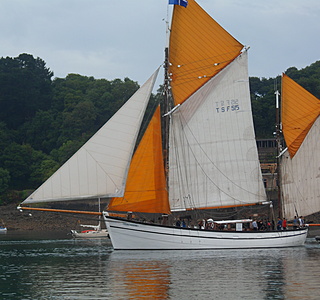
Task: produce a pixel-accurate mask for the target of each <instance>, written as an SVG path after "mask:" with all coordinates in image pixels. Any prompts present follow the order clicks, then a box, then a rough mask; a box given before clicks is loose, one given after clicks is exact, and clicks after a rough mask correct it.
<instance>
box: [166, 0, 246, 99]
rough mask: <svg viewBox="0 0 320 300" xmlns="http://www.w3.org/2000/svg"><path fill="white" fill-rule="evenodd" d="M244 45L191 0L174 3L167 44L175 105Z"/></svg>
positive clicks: (230, 59)
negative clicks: (180, 4) (183, 3)
mask: <svg viewBox="0 0 320 300" xmlns="http://www.w3.org/2000/svg"><path fill="white" fill-rule="evenodd" d="M242 48H243V45H242V44H241V43H239V42H238V41H237V40H236V39H235V38H234V37H233V36H232V35H230V34H229V33H228V32H227V31H226V30H225V29H223V28H222V27H221V26H220V25H219V24H218V23H217V22H216V21H215V20H214V19H212V18H211V16H210V15H208V14H207V13H206V12H205V11H204V10H203V9H202V8H201V7H200V6H199V5H198V4H197V3H196V2H195V1H194V0H188V6H187V8H185V7H183V6H179V5H175V7H174V11H173V16H172V23H171V30H170V47H169V63H170V64H169V77H170V78H171V87H172V91H173V97H174V102H175V104H176V105H177V104H179V103H182V102H183V101H185V100H186V99H187V98H188V97H189V96H191V95H192V94H193V93H194V92H195V91H196V90H197V89H199V88H200V87H201V86H202V85H203V84H204V83H206V82H207V81H208V80H209V79H210V78H212V77H213V76H214V75H215V74H217V73H218V72H219V71H220V70H222V69H223V68H224V67H225V66H226V65H228V64H229V63H230V62H231V61H233V60H234V59H235V58H236V57H237V56H238V55H239V54H240V52H241V50H242Z"/></svg>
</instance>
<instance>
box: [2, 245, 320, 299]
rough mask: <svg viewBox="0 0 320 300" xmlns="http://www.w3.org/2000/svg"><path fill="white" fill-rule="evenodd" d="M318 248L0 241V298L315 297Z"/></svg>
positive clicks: (318, 268)
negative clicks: (133, 247)
mask: <svg viewBox="0 0 320 300" xmlns="http://www.w3.org/2000/svg"><path fill="white" fill-rule="evenodd" d="M319 258H320V245H319V244H308V245H306V246H305V247H300V248H288V249H269V250H218V251H113V250H112V248H111V245H110V242H108V241H106V240H98V241H97V240H95V241H88V240H76V241H73V240H67V239H64V240H28V241H26V240H25V241H1V240H0V261H1V263H0V299H6V300H11V299H14V300H19V299H37V300H42V299H59V300H60V299H68V300H72V299H77V300H84V299H90V300H94V299H214V298H217V299H318V292H317V290H318V281H317V278H318V277H317V274H318V273H319V272H320V264H319V263H318V261H319Z"/></svg>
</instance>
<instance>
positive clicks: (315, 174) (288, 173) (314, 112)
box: [281, 75, 320, 219]
mask: <svg viewBox="0 0 320 300" xmlns="http://www.w3.org/2000/svg"><path fill="white" fill-rule="evenodd" d="M281 117H282V128H283V133H284V138H285V142H286V144H287V146H288V150H289V151H287V152H286V153H285V154H284V155H283V156H282V159H281V175H282V176H281V191H282V202H283V211H284V216H285V217H286V218H288V219H292V218H293V216H297V215H303V216H307V215H310V214H313V213H315V212H318V211H320V164H319V162H320V151H319V149H320V100H319V99H317V98H316V97H314V96H313V95H312V94H310V93H309V92H308V91H307V90H305V89H304V88H302V87H301V86H300V85H298V84H297V83H296V82H294V81H293V80H292V79H290V78H289V77H288V76H287V75H283V77H282V106H281Z"/></svg>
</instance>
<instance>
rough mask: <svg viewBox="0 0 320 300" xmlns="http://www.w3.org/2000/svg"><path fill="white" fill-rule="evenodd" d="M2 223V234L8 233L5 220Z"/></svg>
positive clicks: (0, 232)
mask: <svg viewBox="0 0 320 300" xmlns="http://www.w3.org/2000/svg"><path fill="white" fill-rule="evenodd" d="M1 223H2V224H0V234H5V233H7V227H6V226H5V225H4V223H3V221H1Z"/></svg>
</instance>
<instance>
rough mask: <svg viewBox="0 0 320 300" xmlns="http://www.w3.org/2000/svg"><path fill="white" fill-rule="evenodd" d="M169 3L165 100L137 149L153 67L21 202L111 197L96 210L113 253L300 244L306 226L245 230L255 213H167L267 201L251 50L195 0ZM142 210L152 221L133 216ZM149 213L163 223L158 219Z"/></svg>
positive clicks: (305, 231)
mask: <svg viewBox="0 0 320 300" xmlns="http://www.w3.org/2000/svg"><path fill="white" fill-rule="evenodd" d="M169 3H170V4H174V6H173V13H172V22H171V26H170V30H169V31H170V39H169V47H168V48H166V49H165V53H166V58H165V63H164V69H165V82H164V96H165V97H164V98H165V101H163V103H162V106H161V107H158V108H157V109H156V110H155V112H154V115H153V117H152V118H151V121H150V123H149V125H148V127H147V129H146V130H145V133H144V136H143V138H142V139H141V141H140V142H139V145H138V146H137V148H136V150H135V146H136V141H137V137H138V132H139V130H140V126H141V124H142V119H143V115H144V113H145V111H146V106H147V102H148V100H149V97H150V94H151V91H152V89H153V85H154V82H155V80H156V76H157V74H158V71H159V70H156V72H155V73H154V74H153V75H152V76H151V77H150V78H149V79H148V80H147V82H146V83H145V84H144V85H142V86H141V88H140V89H139V90H138V91H137V92H136V93H135V94H134V95H133V96H132V97H131V98H130V99H129V100H128V101H127V102H126V103H125V105H124V106H123V107H122V108H121V109H120V110H119V111H118V112H117V113H116V114H115V115H114V116H113V117H112V118H111V119H110V120H109V121H108V122H107V123H106V124H105V125H104V126H103V127H102V128H101V129H100V130H99V131H98V132H97V133H96V134H95V135H94V136H93V137H92V138H91V139H89V140H88V142H87V143H86V144H85V145H84V146H83V147H82V148H80V149H79V150H78V152H76V153H75V154H74V155H73V156H72V157H71V158H70V159H69V160H68V161H67V162H66V163H65V164H64V165H63V166H62V167H61V168H60V169H59V170H58V171H57V172H56V173H55V174H53V175H52V176H51V177H50V178H49V179H48V180H47V181H46V182H45V183H44V184H43V185H42V186H40V187H39V188H38V189H37V190H36V191H34V193H32V194H31V195H30V196H29V197H28V198H27V199H26V200H25V201H24V202H23V203H22V205H23V206H22V208H23V207H24V206H25V205H26V204H32V203H38V202H51V201H67V200H68V201H69V200H78V199H90V198H91V199H94V198H111V200H110V203H109V205H108V207H107V209H106V211H103V212H102V215H103V218H104V220H105V223H106V227H107V229H108V233H109V236H110V239H111V242H112V245H113V247H114V249H124V250H138V249H141V250H154V249H161V250H171V249H185V250H192V249H222V248H225V249H239V248H270V247H289V246H300V245H303V244H304V242H305V240H306V237H307V233H308V228H306V227H304V228H299V229H297V230H281V231H275V230H271V231H254V230H245V228H244V227H245V224H247V223H250V222H251V221H252V219H243V220H219V221H217V222H215V221H214V220H207V222H205V220H204V222H203V221H201V222H199V223H198V222H197V224H193V225H192V226H191V225H190V224H189V226H177V224H175V225H173V224H172V220H170V216H171V215H177V216H179V213H183V212H184V213H185V212H190V214H191V213H194V212H202V211H203V212H204V211H207V210H214V209H223V208H230V207H243V206H249V205H263V204H266V205H270V202H269V201H267V198H266V193H265V189H264V185H263V180H262V174H261V168H260V163H259V159H258V152H257V147H256V141H255V135H254V128H253V120H252V111H251V103H250V91H249V76H248V62H247V60H248V53H247V52H248V48H246V47H244V46H243V45H242V44H241V43H240V42H238V41H237V40H236V39H235V38H234V37H233V36H231V35H230V34H229V33H228V32H227V31H226V30H225V29H223V28H222V27H221V26H220V25H219V24H218V23H217V22H216V21H215V20H213V19H212V18H211V16H209V15H208V14H207V13H206V12H205V11H204V10H203V9H202V8H201V7H200V6H199V5H198V3H197V2H196V1H195V0H188V1H183V0H180V1H179V0H170V2H169ZM119 213H122V214H125V215H126V217H125V218H123V217H119ZM139 213H143V214H145V215H149V216H150V219H152V220H151V221H147V218H145V219H141V220H138V219H137V218H135V216H136V215H138V214H139ZM154 216H160V217H158V219H161V220H162V221H161V222H155V221H154V219H155V217H154ZM168 216H169V217H168ZM197 221H198V220H197ZM209 221H210V222H209ZM170 223H171V224H170ZM205 223H206V224H205ZM208 223H210V224H211V225H212V226H211V228H207V227H206V225H208ZM218 225H219V229H218ZM228 227H232V228H234V229H233V230H227V229H228Z"/></svg>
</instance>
